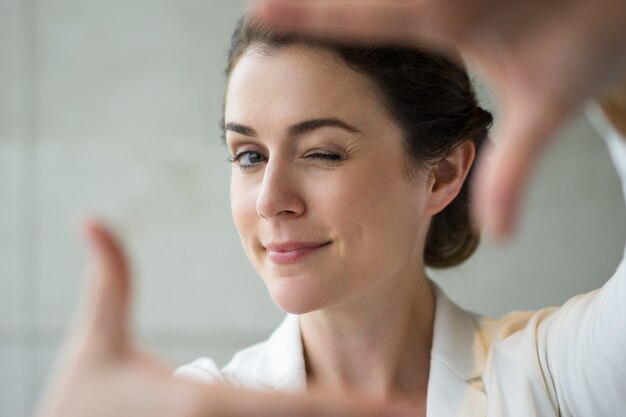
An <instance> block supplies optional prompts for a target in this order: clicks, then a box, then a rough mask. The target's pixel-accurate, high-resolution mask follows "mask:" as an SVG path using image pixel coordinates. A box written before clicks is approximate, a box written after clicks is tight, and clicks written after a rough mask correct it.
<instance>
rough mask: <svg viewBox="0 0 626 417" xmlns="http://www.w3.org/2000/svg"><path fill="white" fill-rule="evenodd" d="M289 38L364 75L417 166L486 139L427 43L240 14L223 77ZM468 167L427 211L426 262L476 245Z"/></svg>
mask: <svg viewBox="0 0 626 417" xmlns="http://www.w3.org/2000/svg"><path fill="white" fill-rule="evenodd" d="M293 44H302V45H305V46H312V47H320V48H324V49H326V50H330V51H333V52H335V53H336V54H337V55H338V57H340V58H341V59H342V60H343V62H345V63H346V65H348V66H349V67H350V68H352V69H353V70H355V71H357V72H359V73H361V74H364V75H366V76H367V77H368V78H369V79H370V80H371V81H372V83H373V84H374V86H375V87H376V90H378V91H377V93H378V95H379V97H380V98H381V101H382V102H383V104H384V105H385V107H386V109H387V111H388V113H389V115H390V116H391V117H392V118H394V119H395V122H396V123H397V124H398V126H399V127H400V128H401V129H402V130H403V132H404V147H405V149H406V152H407V156H408V160H410V161H411V162H413V163H414V164H416V165H418V166H422V165H424V164H428V163H432V162H437V161H440V160H442V159H443V158H445V157H446V156H447V155H448V154H449V153H450V151H452V150H453V149H454V148H455V147H456V146H457V145H459V144H460V143H462V142H463V141H466V140H470V141H472V142H473V143H474V145H475V147H476V150H477V152H478V151H479V149H480V148H481V145H482V144H483V142H484V141H485V139H486V138H487V134H488V131H489V128H490V127H491V124H492V121H493V118H492V116H491V113H489V112H488V111H486V110H484V109H482V108H481V107H480V106H479V105H478V102H477V99H476V95H475V93H474V89H473V87H472V83H471V81H470V78H469V76H468V74H467V72H466V70H465V69H464V68H463V66H462V65H459V64H457V63H455V62H453V61H452V60H450V59H448V58H446V57H444V56H443V55H441V54H439V53H436V52H433V51H431V50H429V49H427V48H407V47H402V46H390V45H376V46H362V45H355V44H349V43H346V42H342V41H335V40H330V39H319V38H312V37H306V36H302V35H294V34H290V33H286V32H284V31H281V30H277V29H274V28H270V27H268V26H266V25H265V24H262V23H259V22H257V21H254V20H250V19H247V18H243V19H242V20H241V21H240V22H239V24H238V25H237V28H236V30H235V32H234V34H233V37H232V42H231V49H230V52H229V57H228V67H227V70H226V72H227V75H230V73H231V71H232V70H233V68H234V66H235V65H236V63H237V61H238V60H239V58H240V57H241V56H242V55H243V54H244V53H245V52H246V50H248V49H249V48H250V47H258V48H261V50H265V51H268V52H271V51H275V50H277V49H280V48H281V47H285V46H288V45H293ZM471 173H472V170H471V169H470V173H469V175H468V179H467V180H466V181H465V183H464V184H463V186H462V188H461V190H460V192H459V194H458V195H457V197H456V198H455V199H454V200H453V201H452V202H451V203H450V204H449V205H448V206H446V207H445V208H444V209H443V210H442V211H441V212H439V213H437V214H436V215H435V216H433V219H432V221H431V224H430V228H429V230H428V235H427V238H426V246H425V250H424V261H425V263H426V265H427V266H430V267H435V268H445V267H450V266H455V265H458V264H460V263H462V262H463V261H465V260H466V259H467V258H469V257H470V256H471V255H472V253H474V251H475V250H476V248H477V247H478V244H479V242H480V234H479V233H478V232H477V231H475V230H473V229H472V227H471V224H470V217H469V198H468V192H469V185H468V182H469V181H468V180H469V179H470V178H471Z"/></svg>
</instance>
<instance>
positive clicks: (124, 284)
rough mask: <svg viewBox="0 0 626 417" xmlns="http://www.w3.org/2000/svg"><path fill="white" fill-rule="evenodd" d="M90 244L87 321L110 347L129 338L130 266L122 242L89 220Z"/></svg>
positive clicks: (84, 227) (86, 236)
mask: <svg viewBox="0 0 626 417" xmlns="http://www.w3.org/2000/svg"><path fill="white" fill-rule="evenodd" d="M81 232H82V237H83V239H84V240H85V243H86V246H87V248H88V258H89V261H88V265H87V266H88V272H87V275H88V276H87V283H86V285H87V293H86V296H85V299H86V302H87V303H86V305H85V306H84V315H85V318H84V325H85V326H86V327H87V332H88V334H89V336H90V337H94V338H97V339H98V340H99V341H100V342H104V343H106V345H107V346H108V347H113V348H122V347H124V346H126V344H127V342H128V319H129V317H128V316H129V309H130V306H129V303H130V276H129V268H128V263H127V260H126V256H125V254H124V250H123V249H122V247H121V245H120V243H119V242H118V241H117V240H116V238H115V237H114V236H113V234H112V233H111V232H109V231H108V230H107V229H106V227H105V226H103V225H102V224H100V223H99V222H97V221H95V220H86V221H84V222H83V224H82V227H81Z"/></svg>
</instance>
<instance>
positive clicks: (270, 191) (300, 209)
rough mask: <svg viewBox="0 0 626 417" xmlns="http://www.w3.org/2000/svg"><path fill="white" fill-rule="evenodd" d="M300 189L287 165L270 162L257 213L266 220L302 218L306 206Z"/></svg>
mask: <svg viewBox="0 0 626 417" xmlns="http://www.w3.org/2000/svg"><path fill="white" fill-rule="evenodd" d="M299 188H300V187H298V184H297V179H296V175H295V173H294V172H293V171H292V170H290V169H289V167H288V166H287V164H286V163H281V162H280V161H274V162H273V161H271V160H270V161H269V162H268V163H267V165H266V166H265V170H264V174H263V182H262V183H261V189H260V191H259V194H258V196H257V200H256V211H257V213H258V214H259V216H261V217H263V218H265V219H274V218H276V217H278V216H288V217H289V216H291V217H298V216H301V215H302V214H303V213H304V210H305V204H304V200H303V198H302V195H301V189H299Z"/></svg>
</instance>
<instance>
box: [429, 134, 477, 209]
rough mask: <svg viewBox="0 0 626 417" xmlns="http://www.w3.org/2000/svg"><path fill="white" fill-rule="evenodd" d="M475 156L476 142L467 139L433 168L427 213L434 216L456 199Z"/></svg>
mask: <svg viewBox="0 0 626 417" xmlns="http://www.w3.org/2000/svg"><path fill="white" fill-rule="evenodd" d="M475 156H476V147H475V146H474V143H473V142H472V141H470V140H465V141H463V142H461V143H460V144H459V145H457V146H456V147H455V148H454V149H453V150H452V151H451V152H450V153H449V154H448V156H447V157H446V158H445V159H443V160H441V161H440V162H438V163H437V164H436V165H435V166H434V167H433V168H432V170H431V173H430V183H429V185H430V190H429V193H428V201H427V203H426V214H428V215H431V216H434V215H435V214H437V213H439V212H440V211H441V210H443V209H444V208H445V207H446V206H447V205H448V204H450V203H451V202H452V200H454V198H455V197H456V196H457V195H458V194H459V191H461V187H462V186H463V183H464V182H465V178H467V174H468V172H469V170H470V168H471V166H472V162H474V158H475Z"/></svg>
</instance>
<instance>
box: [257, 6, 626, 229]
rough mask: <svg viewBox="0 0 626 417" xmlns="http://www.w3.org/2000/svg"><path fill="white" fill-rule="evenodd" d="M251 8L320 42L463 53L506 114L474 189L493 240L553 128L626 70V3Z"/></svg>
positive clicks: (508, 221)
mask: <svg viewBox="0 0 626 417" xmlns="http://www.w3.org/2000/svg"><path fill="white" fill-rule="evenodd" d="M253 12H254V13H256V15H258V17H260V18H262V19H265V20H266V21H267V22H269V23H272V24H278V25H281V26H283V27H284V28H286V29H289V30H295V31H299V32H305V31H306V32H309V33H312V34H313V35H318V36H319V35H321V36H329V37H338V38H342V39H349V40H352V41H356V42H361V43H368V42H376V43H380V42H381V41H382V42H389V43H402V44H408V45H411V44H413V45H416V44H418V43H424V42H430V43H431V44H434V45H435V46H439V47H440V48H442V50H444V51H445V49H446V48H449V47H451V46H452V47H454V48H457V49H458V50H459V51H460V52H461V54H462V55H463V56H464V57H465V59H466V60H467V61H468V62H469V63H471V64H472V65H473V66H474V67H475V68H476V69H477V70H478V71H480V72H482V73H483V74H484V75H485V76H486V77H487V78H488V79H489V80H490V81H491V82H492V83H493V85H494V87H495V89H496V90H497V92H498V94H499V98H500V100H501V104H502V107H503V111H504V114H503V119H502V121H501V124H500V129H499V132H497V133H496V135H495V140H494V142H495V143H496V144H497V146H493V147H491V148H490V149H487V150H486V154H485V155H484V156H483V158H482V161H479V167H478V169H479V172H478V173H477V174H478V175H477V178H476V181H475V187H474V193H473V195H474V197H473V199H474V201H473V214H474V218H475V220H476V222H477V224H478V225H479V226H483V227H484V228H485V229H486V231H487V232H488V233H490V234H492V235H494V236H495V237H506V236H508V235H510V234H511V233H512V231H513V230H514V227H515V223H516V219H517V210H518V207H519V200H520V197H521V195H522V194H523V190H524V188H525V184H526V182H527V180H528V177H529V176H530V174H531V171H532V168H533V164H534V163H535V161H536V160H537V158H538V156H539V155H540V154H541V151H542V150H543V149H544V147H545V146H546V144H547V143H548V142H549V140H550V138H552V137H553V136H554V134H555V132H556V130H557V129H558V128H559V127H560V126H561V125H562V124H563V123H564V122H565V121H566V120H567V119H568V118H569V117H570V116H571V115H572V114H573V113H574V112H575V111H576V110H577V109H578V108H579V107H581V105H582V104H583V103H584V101H585V100H587V99H589V98H593V97H596V96H598V95H599V94H601V93H602V92H603V91H604V90H605V89H606V88H607V87H608V86H609V85H611V83H613V82H614V81H615V80H616V78H617V77H618V76H619V74H621V73H622V72H624V70H625V69H626V36H625V35H624V33H625V32H624V28H626V5H625V4H624V1H623V0H597V1H593V2H591V1H589V0H561V1H544V0H336V1H331V0H325V1H319V0H317V1H314V0H308V1H303V0H264V1H257V2H256V5H255V8H254V10H253ZM486 160H489V161H490V162H489V163H486V162H485V161H486Z"/></svg>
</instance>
